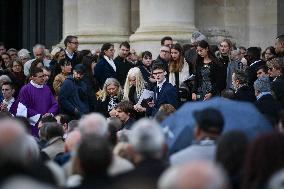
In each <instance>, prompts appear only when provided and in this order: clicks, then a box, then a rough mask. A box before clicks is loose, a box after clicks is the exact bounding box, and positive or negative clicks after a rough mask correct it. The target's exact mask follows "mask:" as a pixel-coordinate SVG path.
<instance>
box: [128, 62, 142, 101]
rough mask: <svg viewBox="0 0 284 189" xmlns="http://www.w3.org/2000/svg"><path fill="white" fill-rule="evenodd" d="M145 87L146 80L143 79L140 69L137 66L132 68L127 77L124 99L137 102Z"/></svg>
mask: <svg viewBox="0 0 284 189" xmlns="http://www.w3.org/2000/svg"><path fill="white" fill-rule="evenodd" d="M144 89H145V81H144V79H143V76H142V73H141V71H140V69H139V68H137V67H134V68H131V69H130V70H129V71H128V74H127V77H126V81H125V85H124V92H123V94H124V95H123V99H124V100H129V101H131V102H132V103H133V104H136V103H137V102H138V100H139V98H140V96H141V94H142V92H143V90H144Z"/></svg>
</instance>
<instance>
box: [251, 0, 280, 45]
mask: <svg viewBox="0 0 284 189" xmlns="http://www.w3.org/2000/svg"><path fill="white" fill-rule="evenodd" d="M248 36H249V44H248V46H259V47H261V48H262V49H263V50H264V49H265V48H266V47H268V46H274V40H275V38H276V37H277V0H249V5H248Z"/></svg>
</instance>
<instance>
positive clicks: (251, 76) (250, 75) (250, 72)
mask: <svg viewBox="0 0 284 189" xmlns="http://www.w3.org/2000/svg"><path fill="white" fill-rule="evenodd" d="M262 65H265V62H264V61H263V60H259V61H258V62H256V63H252V64H251V65H250V66H249V67H248V68H247V72H248V78H249V86H253V83H254V82H255V80H256V79H257V76H256V71H257V68H258V67H260V66H262Z"/></svg>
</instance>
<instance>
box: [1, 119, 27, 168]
mask: <svg viewBox="0 0 284 189" xmlns="http://www.w3.org/2000/svg"><path fill="white" fill-rule="evenodd" d="M0 133H1V137H0V152H1V153H0V162H2V163H3V162H7V161H11V162H17V163H23V164H25V163H28V161H29V157H28V155H29V149H30V148H28V146H30V145H29V141H28V140H27V134H26V133H25V129H24V127H23V126H22V125H21V123H20V122H18V121H16V120H13V119H11V118H4V119H1V120H0Z"/></svg>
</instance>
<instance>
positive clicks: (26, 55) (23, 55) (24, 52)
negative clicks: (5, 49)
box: [18, 49, 31, 59]
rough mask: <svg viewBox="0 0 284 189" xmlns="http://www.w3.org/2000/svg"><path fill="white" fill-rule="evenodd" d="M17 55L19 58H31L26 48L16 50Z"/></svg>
mask: <svg viewBox="0 0 284 189" xmlns="http://www.w3.org/2000/svg"><path fill="white" fill-rule="evenodd" d="M18 57H19V58H28V59H30V58H31V55H30V52H29V51H28V50H27V49H21V50H19V52H18Z"/></svg>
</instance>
